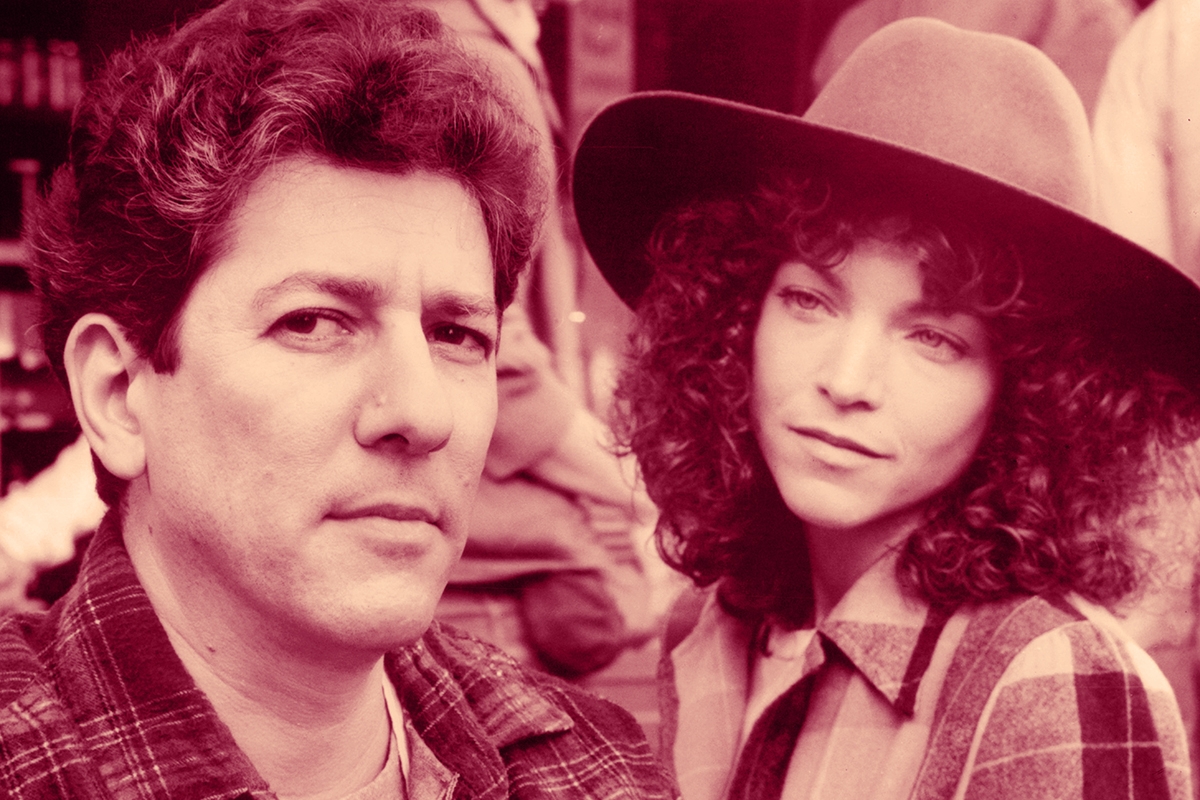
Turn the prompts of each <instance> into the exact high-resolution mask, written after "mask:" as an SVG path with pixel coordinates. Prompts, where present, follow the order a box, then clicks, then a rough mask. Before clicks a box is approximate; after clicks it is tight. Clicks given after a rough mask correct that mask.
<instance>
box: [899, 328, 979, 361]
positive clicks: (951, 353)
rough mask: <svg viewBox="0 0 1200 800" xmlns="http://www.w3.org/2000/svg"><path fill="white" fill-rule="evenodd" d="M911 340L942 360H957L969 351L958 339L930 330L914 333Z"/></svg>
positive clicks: (923, 329)
mask: <svg viewBox="0 0 1200 800" xmlns="http://www.w3.org/2000/svg"><path fill="white" fill-rule="evenodd" d="M909 338H910V339H912V340H913V341H915V342H916V343H917V344H919V345H921V346H923V347H926V348H928V349H929V350H931V351H934V352H935V353H936V354H938V355H939V356H940V357H942V358H957V357H959V356H961V355H963V354H965V353H966V351H967V346H966V345H965V344H963V343H962V342H960V341H958V340H957V339H954V338H951V337H950V336H947V335H946V334H944V333H942V332H940V331H935V330H930V329H928V328H922V329H919V330H916V331H913V333H912V334H911V335H910V336H909Z"/></svg>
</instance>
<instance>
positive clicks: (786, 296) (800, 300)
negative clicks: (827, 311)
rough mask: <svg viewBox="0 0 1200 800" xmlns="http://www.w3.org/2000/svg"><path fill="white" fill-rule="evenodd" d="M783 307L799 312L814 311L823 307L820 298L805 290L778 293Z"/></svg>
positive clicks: (789, 289)
mask: <svg viewBox="0 0 1200 800" xmlns="http://www.w3.org/2000/svg"><path fill="white" fill-rule="evenodd" d="M779 296H780V298H781V299H782V300H783V302H784V305H787V306H789V307H791V308H796V309H799V310H801V311H815V310H816V309H818V308H820V307H821V306H822V305H824V304H823V303H822V302H821V298H820V297H819V296H817V295H816V294H814V293H813V292H810V291H808V290H806V289H796V288H787V289H783V290H782V291H780V293H779Z"/></svg>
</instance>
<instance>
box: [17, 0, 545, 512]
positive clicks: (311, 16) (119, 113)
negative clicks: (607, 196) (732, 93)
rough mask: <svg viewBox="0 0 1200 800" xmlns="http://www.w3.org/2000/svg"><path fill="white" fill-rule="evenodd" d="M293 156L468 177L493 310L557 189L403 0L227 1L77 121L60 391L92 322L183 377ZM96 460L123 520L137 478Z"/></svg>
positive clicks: (523, 134)
mask: <svg viewBox="0 0 1200 800" xmlns="http://www.w3.org/2000/svg"><path fill="white" fill-rule="evenodd" d="M288 158H311V159H315V160H318V161H324V162H326V163H330V164H333V165H334V166H339V167H348V168H359V169H366V170H371V171H375V172H381V173H390V174H399V175H403V174H407V173H411V172H414V171H427V172H431V173H434V174H437V175H441V176H445V177H449V178H452V179H454V180H456V181H458V182H459V183H460V184H461V185H462V186H463V187H464V189H465V190H466V191H467V192H468V193H470V194H471V195H472V196H473V197H474V198H475V199H476V200H477V201H478V202H479V205H480V209H481V211H482V214H483V220H484V224H485V226H486V229H487V232H488V240H489V244H490V250H491V256H492V264H493V267H494V270H495V297H496V302H497V304H498V305H499V307H500V308H501V309H503V308H504V307H505V306H507V305H508V303H509V302H510V301H511V299H512V297H513V294H514V291H515V287H516V282H517V277H518V275H519V273H520V272H521V270H522V269H523V268H524V267H525V265H526V264H527V263H528V262H529V260H530V257H531V253H532V250H533V247H534V244H535V242H536V239H537V234H538V227H539V224H540V220H541V212H542V210H543V207H544V205H545V202H546V199H547V195H546V192H547V186H546V182H547V177H548V176H544V175H542V171H541V170H540V169H539V168H538V162H537V134H536V132H535V131H533V130H532V128H531V127H530V126H529V124H528V123H527V122H525V121H524V119H523V118H522V117H521V116H520V114H519V112H518V111H517V109H516V107H515V106H514V105H513V104H512V102H511V100H510V99H509V98H508V96H507V94H506V93H505V92H504V90H503V89H502V88H501V87H500V84H499V83H498V82H497V81H496V80H495V79H493V78H492V77H491V76H490V75H488V74H487V70H486V68H485V67H484V66H483V65H482V64H481V63H480V62H479V61H478V60H476V59H474V58H472V57H470V56H468V55H467V54H466V53H465V52H464V51H463V50H462V49H461V48H460V47H459V46H457V45H456V44H455V43H454V40H453V38H452V35H451V34H450V33H449V32H447V31H446V30H445V29H444V28H443V26H442V24H441V23H440V22H439V20H438V18H437V17H436V15H434V14H433V13H432V12H429V11H424V10H420V9H415V8H413V7H412V6H410V5H408V4H407V3H405V2H403V0H370V2H360V0H230V2H226V3H224V4H222V5H220V6H218V7H216V8H214V9H212V10H211V11H208V12H206V13H204V14H202V15H200V16H198V17H197V18H195V19H193V20H192V21H190V22H189V23H187V24H186V25H184V26H183V27H182V28H180V29H179V30H178V31H175V32H174V33H171V34H169V35H167V36H164V37H162V38H152V39H147V40H145V41H141V42H137V43H134V44H133V45H131V46H130V47H128V48H127V49H126V50H124V51H123V52H120V53H118V54H116V55H115V56H113V58H112V59H111V60H110V62H109V63H108V64H107V66H106V67H105V69H104V70H103V72H102V74H101V75H100V76H99V77H98V78H97V79H96V80H95V81H93V82H92V83H91V84H90V85H89V87H88V89H87V91H86V92H85V94H84V97H83V98H82V100H81V102H80V104H79V107H78V108H77V109H76V112H75V118H74V120H73V124H72V131H71V143H70V155H69V160H68V163H67V164H66V165H65V166H63V167H61V168H60V169H59V170H58V172H57V173H56V174H55V176H54V180H53V185H52V189H51V191H50V193H49V195H48V196H47V197H46V198H45V200H44V201H43V202H41V203H40V204H39V205H38V206H37V207H36V209H35V212H34V214H33V215H32V223H31V228H32V229H31V232H30V238H31V241H32V244H33V249H34V257H33V264H32V273H33V277H34V283H35V286H36V288H37V289H38V290H39V293H40V296H41V300H42V306H43V311H42V338H43V341H44V343H45V347H46V353H47V356H48V357H49V359H50V363H51V366H52V367H53V368H54V370H55V372H56V373H57V374H58V376H59V378H60V379H62V380H63V381H64V383H65V381H66V376H65V373H64V368H63V347H64V345H65V343H66V340H67V336H68V334H69V333H70V331H71V328H72V326H73V325H74V323H75V321H76V320H78V319H79V318H80V317H81V316H82V315H84V314H85V313H88V312H93V311H94V312H98V313H102V314H107V315H109V316H110V317H112V318H113V319H114V320H115V321H116V322H117V323H118V324H119V325H120V326H121V327H122V329H123V330H124V331H125V333H126V335H127V336H128V337H129V340H130V341H131V342H132V343H133V345H134V346H135V347H136V348H137V350H138V352H139V354H140V355H142V356H145V357H147V358H149V359H150V361H151V363H152V364H153V366H154V368H155V369H156V370H158V371H159V372H166V373H169V372H172V371H173V370H174V369H175V367H176V363H177V360H178V348H177V345H176V335H175V332H176V324H175V323H176V321H177V320H178V316H179V311H180V309H181V308H182V307H183V304H184V301H185V300H186V298H187V296H188V293H189V292H190V291H191V288H192V286H193V285H194V284H195V282H196V280H197V279H198V277H199V276H200V275H201V274H202V273H203V272H204V270H205V269H206V268H207V267H208V266H209V265H210V264H211V263H212V261H213V260H214V259H215V258H217V257H219V255H220V254H221V252H222V248H224V247H225V246H226V245H227V242H226V239H227V234H228V231H227V227H228V226H227V223H228V221H229V219H230V218H231V215H232V214H233V213H234V211H235V210H236V208H237V207H238V205H239V203H240V202H241V201H242V199H243V198H244V197H245V195H246V193H247V192H248V191H249V190H250V187H251V185H252V184H253V183H254V182H255V181H256V180H257V179H258V178H259V177H260V176H261V175H262V174H263V173H264V172H265V171H266V170H267V169H268V168H269V167H271V166H272V165H273V164H276V163H278V162H280V161H282V160H284V159H288ZM95 464H96V469H97V475H98V483H97V489H98V490H99V492H100V496H101V498H103V499H104V500H105V502H107V503H109V504H110V505H114V504H116V503H117V502H118V501H119V499H120V497H121V495H122V493H123V491H124V482H122V481H120V480H118V479H117V478H116V477H115V476H113V475H111V474H110V473H108V472H107V470H105V469H104V467H103V465H102V464H100V463H99V461H96V462H95Z"/></svg>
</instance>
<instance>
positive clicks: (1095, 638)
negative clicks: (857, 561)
mask: <svg viewBox="0 0 1200 800" xmlns="http://www.w3.org/2000/svg"><path fill="white" fill-rule="evenodd" d="M714 595H715V593H713V592H709V593H708V597H707V598H706V602H705V604H704V606H703V608H702V610H701V611H700V613H699V617H698V619H696V620H695V621H694V626H693V627H691V628H690V632H687V633H686V635H682V633H683V631H687V628H686V623H685V627H684V628H683V630H682V631H680V632H679V635H678V636H677V639H678V643H677V644H675V645H674V646H673V647H672V648H671V650H670V652H669V653H668V654H667V655H666V656H665V657H664V659H663V662H662V665H661V666H662V677H663V682H664V708H663V724H664V739H665V741H664V747H663V752H664V753H665V754H668V755H670V756H672V757H673V762H674V767H675V770H676V774H677V777H678V779H679V783H680V787H681V789H682V791H683V796H684V798H685V800H718V799H719V798H722V797H724V796H725V793H726V791H727V789H728V785H729V782H730V779H731V775H732V773H733V768H734V766H735V764H737V762H738V758H739V751H740V748H741V746H742V744H743V743H744V739H745V735H746V733H747V732H748V731H749V730H750V727H751V723H753V722H754V721H755V719H756V718H757V716H758V714H760V713H761V711H762V709H763V707H764V706H765V705H766V703H768V702H769V701H770V700H771V699H773V698H774V697H775V696H778V695H779V694H780V693H782V691H784V690H786V688H787V687H788V686H789V685H790V683H791V682H794V680H798V679H799V678H801V677H802V676H805V675H809V674H812V673H814V672H815V671H816V670H819V669H825V670H826V672H825V674H824V675H822V676H819V677H818V678H817V684H816V687H815V689H814V690H813V695H812V699H811V701H810V704H809V707H808V708H809V711H808V715H807V718H806V720H805V723H804V728H802V730H801V733H800V739H799V741H798V742H797V744H796V747H795V750H794V751H793V753H792V756H791V760H790V762H789V766H788V768H787V773H786V774H787V779H786V781H785V784H784V790H783V798H784V800H796V799H797V798H805V800H812V799H813V798H848V797H871V798H873V800H898V799H899V798H922V799H923V800H949V798H967V799H969V800H1001V798H1028V799H1029V800H1041V798H1054V800H1072V798H1078V799H1079V800H1100V799H1101V798H1103V799H1104V800H1119V799H1120V798H1127V799H1128V800H1134V799H1135V798H1137V799H1138V800H1151V799H1152V798H1153V799H1154V800H1158V799H1159V798H1162V799H1164V800H1165V799H1167V798H1170V799H1172V800H1192V793H1191V792H1192V789H1191V781H1190V773H1189V766H1188V754H1187V743H1186V738H1185V734H1184V729H1183V724H1182V721H1181V719H1180V716H1179V710H1178V707H1177V706H1176V703H1175V698H1174V695H1173V694H1172V693H1171V689H1170V685H1169V684H1168V683H1167V681H1166V679H1165V678H1164V677H1163V675H1162V672H1161V671H1160V670H1159V669H1158V667H1157V666H1156V665H1155V664H1154V662H1153V661H1152V660H1151V659H1150V657H1149V656H1148V655H1146V653H1145V652H1144V651H1143V650H1141V648H1139V647H1138V646H1137V645H1136V644H1135V643H1134V642H1133V641H1132V640H1131V639H1129V637H1128V636H1126V635H1125V634H1124V632H1123V631H1122V630H1121V629H1120V627H1119V625H1118V624H1117V622H1116V620H1115V619H1114V618H1113V617H1112V616H1111V615H1110V614H1108V612H1107V611H1105V610H1103V609H1101V608H1098V607H1096V606H1094V605H1092V604H1089V603H1087V602H1086V601H1083V600H1081V599H1079V598H1075V597H1071V598H1067V599H1063V598H1041V597H1017V598H1012V599H1011V600H1008V601H1004V602H999V603H993V604H988V605H983V606H975V607H970V608H964V609H960V610H958V611H957V612H955V613H953V614H952V615H947V614H939V613H937V612H935V611H933V610H931V609H930V608H929V607H928V606H926V605H925V604H923V603H920V602H917V601H914V600H913V599H912V598H910V597H907V596H905V595H903V594H902V593H901V590H900V588H899V586H898V585H897V583H896V580H895V560H894V558H884V559H882V560H881V561H880V562H878V563H877V564H876V565H875V566H874V567H872V569H870V570H868V572H867V573H865V574H864V575H863V576H862V577H861V578H860V579H859V581H858V582H857V583H856V584H855V585H854V586H853V587H851V589H850V591H849V592H847V594H846V595H845V597H843V598H842V601H841V602H839V604H838V606H837V607H835V608H834V609H833V610H832V611H831V613H830V614H829V616H828V617H827V618H826V619H825V620H824V621H823V622H822V623H821V625H820V626H819V628H818V629H817V631H815V632H807V633H806V634H804V636H806V637H807V638H803V639H802V640H801V641H800V642H799V643H798V645H799V646H798V647H796V648H794V649H793V651H792V652H791V653H790V654H789V657H790V658H791V659H792V663H791V665H790V666H786V667H785V668H786V669H791V670H792V677H791V678H789V679H788V680H787V681H784V682H783V683H780V682H779V681H778V679H776V681H775V683H774V684H773V686H774V689H773V690H772V691H770V692H767V693H766V697H763V696H762V695H763V692H762V685H763V675H764V672H763V671H762V670H761V668H758V667H757V666H756V665H757V661H758V660H759V659H760V658H761V656H755V655H754V652H755V645H754V640H755V632H754V631H753V630H752V629H751V628H750V627H749V626H747V625H746V624H744V623H742V622H741V621H739V620H735V619H733V618H732V617H730V616H729V615H727V614H725V613H724V612H723V611H721V609H720V607H719V605H718V604H717V603H716V602H715V596H714ZM789 635H790V634H789ZM774 642H775V640H774V639H772V644H774ZM669 644H671V643H670V642H669ZM830 647H832V648H834V649H836V651H838V653H839V654H840V656H844V658H842V657H839V658H837V659H834V660H833V661H830V662H829V663H826V662H827V661H829V660H828V659H827V658H826V657H825V655H824V653H825V651H826V649H827V648H830ZM774 657H778V653H777V654H776V656H774Z"/></svg>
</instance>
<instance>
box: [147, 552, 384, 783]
mask: <svg viewBox="0 0 1200 800" xmlns="http://www.w3.org/2000/svg"><path fill="white" fill-rule="evenodd" d="M126 544H127V547H128V549H129V551H130V557H131V559H132V561H133V563H134V569H135V571H136V572H137V573H138V577H139V580H140V581H141V583H142V586H143V588H145V590H146V594H147V596H148V597H149V599H150V602H151V605H152V606H153V607H154V610H155V612H156V614H157V615H158V618H159V621H160V622H161V623H162V626H163V628H164V630H165V631H166V633H167V637H168V639H169V640H170V642H171V645H172V647H173V648H174V650H175V652H176V654H177V655H178V656H179V659H180V661H182V662H183V666H184V668H185V669H186V670H187V671H188V674H189V675H191V677H192V679H193V680H194V681H195V682H196V686H197V687H198V688H199V689H200V690H201V691H203V692H204V693H205V695H206V696H207V697H208V699H209V701H210V702H211V703H212V705H213V708H214V709H215V710H216V713H217V716H218V717H219V718H220V719H221V721H222V722H224V723H225V724H226V725H227V726H228V727H229V730H230V732H231V733H232V735H233V740H234V741H235V742H236V743H237V745H238V747H239V748H240V749H241V750H242V752H243V753H245V755H246V757H247V758H249V760H250V763H251V764H253V765H254V767H255V769H257V770H258V773H259V774H260V775H261V776H262V777H263V779H264V780H266V781H267V783H268V784H269V785H270V786H271V789H272V790H273V791H274V792H275V793H276V794H277V795H279V797H281V798H287V799H290V798H311V799H312V800H317V799H318V798H319V799H321V800H324V799H325V798H330V799H332V798H340V797H344V796H345V795H347V794H349V793H350V792H352V791H354V790H356V789H359V788H361V787H362V786H365V785H366V784H367V783H369V782H370V781H371V779H373V778H374V777H375V776H376V775H377V774H378V773H379V771H380V769H382V767H383V765H384V762H385V760H386V758H387V753H388V744H389V742H390V740H391V731H392V727H391V724H390V722H389V717H388V711H387V704H386V701H385V699H384V694H383V681H385V680H386V677H385V675H384V669H383V657H382V654H368V653H361V652H357V653H344V652H341V651H339V649H338V648H337V647H335V646H328V647H321V646H318V645H316V643H315V642H313V641H311V640H310V639H311V638H314V637H305V636H303V635H300V634H299V633H293V634H292V635H291V636H288V635H286V634H284V633H283V632H282V631H281V630H280V629H281V628H283V627H285V626H283V625H282V624H281V625H279V626H275V629H273V630H270V631H264V630H261V629H259V628H260V627H261V626H256V625H255V624H254V621H255V619H256V615H254V614H253V613H250V612H248V610H247V609H245V608H244V606H243V605H240V604H239V603H238V602H237V601H236V599H235V598H231V597H228V596H226V595H225V594H224V593H222V592H220V591H219V590H214V587H211V586H209V587H204V588H201V587H194V588H193V591H191V592H190V594H189V595H188V596H187V597H183V596H181V595H180V593H179V592H178V591H177V590H176V589H177V586H176V583H177V582H172V581H170V580H168V579H166V578H165V570H164V569H163V568H162V565H160V564H156V563H155V561H156V559H155V555H156V554H155V552H154V550H153V548H143V547H140V546H139V542H138V537H136V536H133V537H131V536H126ZM205 589H208V591H205ZM196 609H202V611H201V612H199V613H195V612H196Z"/></svg>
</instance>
